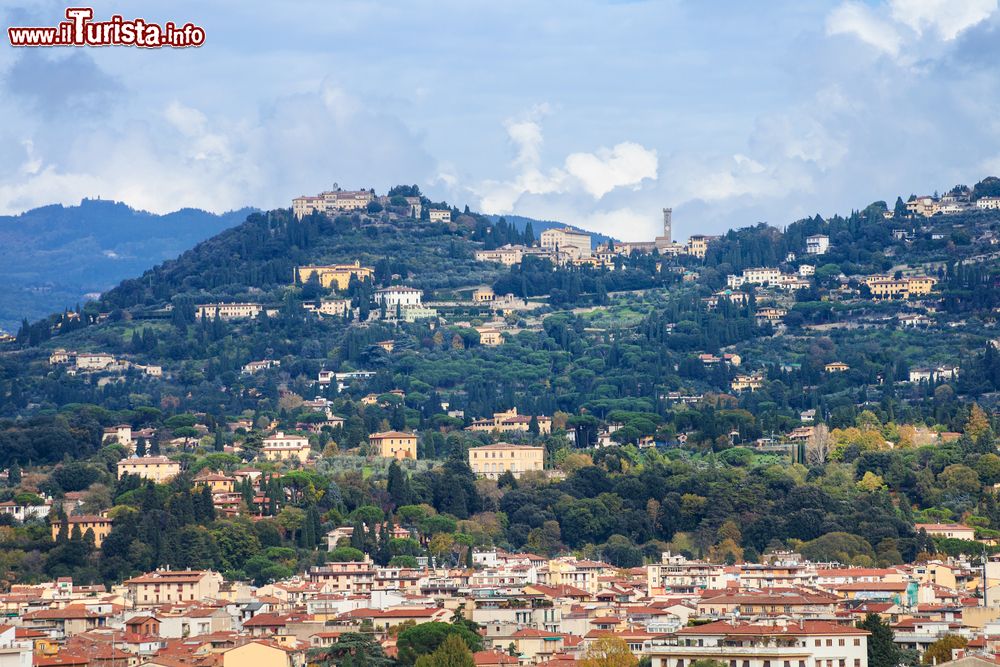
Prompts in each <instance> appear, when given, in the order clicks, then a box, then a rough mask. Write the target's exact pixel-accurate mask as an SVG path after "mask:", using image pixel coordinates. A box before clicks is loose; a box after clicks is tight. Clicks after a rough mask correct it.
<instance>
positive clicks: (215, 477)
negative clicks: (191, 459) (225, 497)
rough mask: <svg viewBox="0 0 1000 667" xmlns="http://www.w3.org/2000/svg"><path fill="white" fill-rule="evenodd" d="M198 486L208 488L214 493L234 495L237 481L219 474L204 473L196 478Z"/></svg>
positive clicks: (207, 471)
mask: <svg viewBox="0 0 1000 667" xmlns="http://www.w3.org/2000/svg"><path fill="white" fill-rule="evenodd" d="M194 483H195V485H196V486H207V487H208V488H209V490H210V491H211V492H212V493H232V492H233V490H234V489H235V488H236V480H235V479H233V478H232V477H227V476H225V475H223V474H222V473H219V472H213V471H211V470H204V471H202V472H201V473H200V474H199V475H198V476H197V477H195V478H194Z"/></svg>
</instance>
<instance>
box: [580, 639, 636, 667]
mask: <svg viewBox="0 0 1000 667" xmlns="http://www.w3.org/2000/svg"><path fill="white" fill-rule="evenodd" d="M638 664H639V659H638V658H636V657H635V655H633V654H632V651H630V650H629V648H628V644H626V643H625V642H624V640H622V639H620V638H618V637H601V638H600V639H598V640H597V641H595V642H594V643H593V644H591V645H590V648H588V649H587V652H586V653H584V654H583V660H581V661H580V667H635V666H636V665H638Z"/></svg>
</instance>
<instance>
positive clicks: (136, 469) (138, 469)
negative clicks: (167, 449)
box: [118, 456, 181, 484]
mask: <svg viewBox="0 0 1000 667" xmlns="http://www.w3.org/2000/svg"><path fill="white" fill-rule="evenodd" d="M180 473H181V464H180V463H178V462H177V461H171V460H170V459H168V458H167V457H166V456H133V457H131V458H127V459H122V460H121V461H119V462H118V479H121V478H122V477H124V476H125V475H138V476H139V477H142V478H143V479H150V480H152V481H154V482H156V483H157V484H163V483H164V482H169V481H170V480H172V479H173V478H174V477H176V476H177V475H179V474H180Z"/></svg>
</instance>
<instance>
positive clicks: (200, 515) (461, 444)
mask: <svg viewBox="0 0 1000 667" xmlns="http://www.w3.org/2000/svg"><path fill="white" fill-rule="evenodd" d="M363 210H364V209H363ZM408 210H409V209H408V207H402V206H397V205H393V204H390V206H388V207H385V208H381V209H380V208H379V207H374V206H373V207H372V208H371V211H370V212H361V211H355V212H352V213H344V214H338V215H331V216H327V215H323V214H320V213H313V214H309V215H305V216H304V217H303V218H302V219H296V218H295V217H294V216H293V215H292V214H291V211H290V210H288V209H278V210H274V211H269V212H262V213H252V214H250V215H249V216H248V217H247V219H246V220H245V221H244V222H243V223H241V224H239V225H237V226H235V227H233V228H231V229H227V230H225V231H223V232H221V233H219V234H217V235H216V236H213V237H212V238H210V239H207V240H205V241H202V242H201V243H199V244H197V245H196V246H195V247H193V248H192V249H190V250H188V251H186V252H184V253H183V254H181V255H180V256H179V257H177V258H176V259H172V260H169V261H166V262H164V263H162V264H160V265H158V266H156V267H154V268H153V269H150V270H148V271H146V272H145V273H143V274H142V275H140V276H138V277H136V278H132V279H128V280H125V281H123V282H122V283H121V284H120V285H118V286H117V287H115V288H113V289H111V290H109V291H108V292H106V293H105V294H104V295H102V296H101V297H100V299H98V300H96V301H94V302H91V303H88V304H86V305H84V306H83V307H82V308H81V309H80V310H79V311H74V312H72V313H68V314H65V315H63V314H55V315H52V316H50V317H48V318H45V319H43V320H39V321H36V322H34V323H32V324H31V325H30V326H29V327H25V328H23V329H22V330H21V331H19V335H18V338H17V340H16V341H13V342H7V343H5V344H4V348H3V352H2V353H0V467H6V468H11V467H14V466H19V467H23V468H24V470H25V473H24V479H25V480H28V481H27V482H25V483H26V484H31V485H33V486H31V489H32V490H33V492H34V491H37V490H41V489H44V490H47V491H51V492H52V493H54V494H56V495H59V494H64V493H66V492H72V491H80V490H84V489H89V490H90V491H88V493H89V494H92V498H93V499H92V500H91V501H89V502H90V504H89V505H88V506H91V507H93V508H94V510H95V511H103V510H111V511H112V513H113V514H114V515H115V516H116V517H121V519H120V520H117V519H116V523H115V526H114V528H112V529H111V532H110V535H109V536H108V538H107V541H106V542H105V543H104V545H103V546H101V547H100V548H93V547H91V548H90V549H89V551H87V552H86V554H85V556H83V557H80V558H78V559H77V560H79V563H77V562H76V560H69V559H68V558H67V557H66V555H65V553H66V551H67V550H66V549H64V548H61V547H62V546H65V545H58V543H51V542H48V541H47V540H42V539H40V538H39V537H38V536H37V535H35V534H34V533H30V532H29V530H30V527H27V528H25V527H18V530H21V531H24V532H21V533H12V534H11V536H9V539H10V540H12V542H11V544H13V545H14V546H13V547H12V548H15V549H20V550H25V551H26V550H28V549H37V550H40V552H42V553H43V556H42V557H41V561H42V565H40V566H39V567H40V568H42V569H43V570H44V572H45V573H47V574H50V575H59V576H63V575H67V573H69V574H72V576H74V580H77V579H78V580H80V581H93V580H100V581H105V582H113V581H119V580H121V578H123V577H126V576H130V575H132V574H134V573H135V572H137V571H143V570H148V569H150V568H152V567H156V566H159V565H171V566H174V567H215V568H218V569H219V570H220V571H223V572H225V573H226V576H227V577H228V578H231V579H238V578H242V577H246V578H249V579H252V580H254V581H258V582H262V581H263V582H266V581H268V580H269V579H276V578H279V577H280V576H286V575H288V574H290V573H291V572H292V571H300V570H301V569H303V568H305V567H307V566H309V565H314V564H317V563H319V562H321V559H322V558H325V557H326V556H325V554H324V555H323V556H320V555H319V554H318V552H317V551H316V546H317V544H318V542H319V539H318V537H319V536H322V535H324V534H326V533H327V532H328V531H333V530H334V529H341V528H352V529H353V531H354V535H357V536H358V537H356V538H353V539H348V538H346V537H345V540H344V542H345V543H344V544H342V545H341V549H344V551H342V552H341V549H336V550H335V552H337V558H344V559H348V560H350V559H360V558H363V557H364V554H368V555H369V556H370V557H371V558H372V559H373V560H374V561H375V562H378V563H379V564H387V563H390V562H395V563H397V564H403V563H406V564H408V565H409V566H413V564H414V563H415V562H416V560H415V559H416V558H417V557H423V556H426V555H428V554H433V555H435V557H437V558H441V559H443V560H444V562H447V563H452V564H457V563H460V562H463V563H464V562H465V561H464V560H463V559H465V558H467V557H468V555H469V549H468V547H469V546H470V545H471V546H488V545H492V546H498V547H502V548H504V549H508V550H525V551H529V550H530V551H533V552H536V553H542V554H544V555H555V554H559V553H566V552H567V551H570V550H572V551H575V552H578V553H580V554H583V555H584V556H586V557H588V558H605V559H608V560H609V561H611V562H614V563H616V564H619V565H623V566H635V565H641V564H643V563H644V562H652V561H656V560H657V559H658V558H659V554H660V553H661V552H663V551H666V550H671V551H674V552H675V553H683V554H685V555H688V556H690V557H702V558H707V559H710V560H712V561H714V562H717V563H724V562H739V561H740V560H744V559H745V560H748V561H757V560H759V559H760V558H761V555H762V554H764V553H765V552H766V551H767V550H769V549H770V550H774V549H793V550H801V552H802V553H803V554H808V555H809V557H810V558H812V559H814V560H818V561H839V562H845V563H852V564H855V565H864V566H873V565H882V566H890V565H898V564H900V563H903V562H912V561H914V560H918V559H920V558H924V559H926V557H927V554H932V553H934V552H935V551H937V552H939V553H942V554H959V553H968V549H970V548H972V547H970V544H969V543H966V542H964V541H962V540H951V541H949V540H937V539H934V540H932V539H931V538H930V537H928V535H927V534H926V533H923V532H922V531H921V530H920V529H919V528H918V527H917V525H916V524H917V522H918V521H925V522H927V521H960V520H969V521H970V525H975V526H976V529H975V533H976V535H978V536H981V537H982V538H983V539H992V538H996V537H1000V510H998V509H997V507H998V504H997V498H996V495H995V493H994V491H993V485H994V484H997V483H1000V456H998V455H997V454H996V452H997V447H996V438H995V435H994V433H995V428H996V418H995V415H996V410H997V407H998V400H997V398H998V396H1000V394H998V392H1000V354H998V352H997V344H996V340H997V334H996V325H997V316H996V309H997V307H998V306H1000V273H998V269H997V262H996V258H997V256H998V252H1000V251H998V250H997V249H996V245H997V243H996V239H997V238H1000V211H997V210H978V209H975V208H974V207H966V208H965V209H963V210H962V211H961V212H959V213H955V214H950V215H933V216H928V217H925V216H923V215H920V214H916V213H913V214H911V213H907V212H906V211H905V210H904V211H901V212H899V214H898V215H896V216H893V217H890V216H889V215H888V210H887V207H886V206H885V204H884V203H881V202H876V203H875V204H872V205H869V206H867V207H865V208H864V209H860V210H855V211H853V212H851V213H850V214H848V215H845V216H832V217H830V218H828V219H822V218H819V217H816V218H808V219H803V220H799V221H795V222H793V223H791V224H789V225H788V227H787V228H786V229H785V230H784V231H782V230H778V229H775V228H771V227H767V226H765V225H757V226H753V227H747V228H744V229H739V230H733V231H731V232H729V233H727V234H726V235H724V236H722V237H718V238H714V239H710V240H708V241H707V244H706V245H705V246H699V245H698V244H697V243H696V242H695V241H705V239H703V238H702V239H693V240H691V242H689V243H688V244H683V245H678V246H670V252H669V254H663V255H661V254H660V253H659V251H658V250H650V251H649V252H639V251H636V252H629V251H627V250H625V249H622V248H620V247H619V246H618V244H616V245H615V247H614V248H608V247H604V248H602V249H601V250H600V253H599V256H594V257H572V256H569V255H568V254H566V253H562V254H560V253H558V252H555V251H552V250H548V251H547V250H545V249H542V248H538V247H529V246H530V244H531V241H532V240H533V239H532V238H530V237H531V236H533V233H532V234H531V235H529V234H528V233H527V232H526V228H519V226H518V225H517V224H516V222H514V223H513V224H511V223H508V222H507V221H504V222H503V223H501V222H499V221H497V222H493V221H491V220H490V219H488V218H487V217H485V216H481V215H477V214H475V213H471V212H459V211H458V210H457V209H448V211H449V212H450V215H449V216H448V218H450V219H444V220H441V221H438V222H430V221H429V220H420V219H413V218H410V217H408V215H407V213H406V211H408ZM438 210H441V209H438ZM533 226H534V223H532V227H533ZM817 237H819V238H820V239H823V243H819V241H818V240H817ZM508 244H513V246H514V248H515V249H516V252H521V253H524V254H523V257H522V258H521V259H520V261H518V262H514V263H512V264H511V265H509V266H506V265H503V264H502V263H500V262H499V261H498V260H495V261H489V260H486V259H483V260H477V259H476V257H477V253H478V254H479V255H480V257H494V255H490V254H489V253H490V252H494V251H498V250H503V249H504V248H505V247H506V246H507V245H508ZM701 249H704V257H700V256H699V253H700V251H701ZM810 249H811V250H810ZM508 251H512V250H511V249H510V248H507V249H506V250H504V252H508ZM355 263H356V264H355ZM311 265H323V266H326V265H341V266H340V268H339V269H334V268H330V269H329V271H331V272H336V271H340V272H341V273H340V274H336V273H330V274H329V275H341V277H342V278H343V280H342V282H341V283H339V284H338V283H337V282H332V283H329V286H327V285H325V284H323V283H322V282H321V281H320V278H319V277H318V275H319V274H317V276H316V277H313V278H309V279H306V280H305V282H303V281H302V280H298V279H296V277H295V270H296V268H297V267H302V266H311ZM485 286H491V287H492V293H491V292H490V291H488V290H484V289H480V288H483V287H485ZM392 299H396V301H392ZM380 300H382V302H380ZM418 301H419V303H418ZM233 302H237V303H236V305H234V304H233ZM227 309H231V310H227ZM199 312H202V313H203V315H202V316H199V315H198V313H199ZM126 428H127V429H129V430H128V431H126V430H125V429H126ZM400 432H403V433H402V434H400ZM132 433H134V434H136V435H135V437H133V435H131V434H132ZM140 433H141V435H138V434H140ZM276 433H281V434H284V435H282V436H280V437H281V438H285V437H286V436H288V435H289V434H293V436H291V437H294V438H296V439H297V442H299V443H301V444H300V450H299V451H300V453H299V454H296V455H295V457H294V460H292V459H288V460H284V459H280V458H274V457H275V456H279V455H278V454H273V453H272V456H271V458H269V454H268V452H267V451H266V450H265V447H266V442H268V440H267V438H269V437H271V438H276V437H279V436H276V435H274V434H276ZM119 437H121V438H123V439H124V438H126V437H127V438H128V441H127V442H124V443H123V442H121V440H118V438H119ZM108 438H114V439H113V440H112V439H108ZM116 440H117V444H116ZM386 440H397V441H401V442H404V443H405V446H406V449H405V453H404V454H403V455H402V460H401V461H399V462H396V461H390V459H393V458H394V457H396V456H397V454H395V453H394V452H392V451H391V450H387V449H386V447H387V446H394V443H393V442H389V443H386ZM503 443H513V444H514V445H518V446H526V447H527V449H518V448H516V447H515V448H513V449H503V451H504V452H505V453H506V455H507V456H508V457H510V458H509V459H507V461H508V463H503V461H501V463H502V464H503V465H506V466H507V467H506V468H504V467H503V466H501V468H497V467H496V466H497V457H496V456H495V455H494V454H493V453H494V452H497V451H499V450H498V449H497V448H501V449H502V447H501V446H503V447H506V445H504V444H503ZM488 444H489V445H495V447H494V448H491V449H480V447H482V446H484V445H488ZM399 446H402V445H399ZM123 447H126V449H123ZM133 447H134V448H135V450H136V451H141V452H144V453H145V452H151V453H158V454H163V455H166V456H168V457H170V458H171V460H172V461H174V462H175V463H176V465H177V468H178V473H177V476H176V478H175V479H173V480H172V481H170V482H169V483H168V484H163V483H161V484H153V482H152V481H145V482H143V481H141V480H138V479H136V478H132V477H131V476H130V475H125V476H124V477H122V478H121V479H118V478H117V477H116V476H115V465H116V462H117V461H118V460H119V459H120V458H121V457H122V456H124V455H125V454H126V453H127V452H128V451H130V449H131V448H133ZM278 451H284V450H280V449H279V450H278ZM387 451H388V454H387V453H386V452H387ZM399 451H404V450H399ZM511 452H514V454H511ZM518 452H522V453H524V455H525V456H526V457H527V456H529V454H530V456H531V457H534V458H531V459H530V460H529V459H525V463H524V464H522V463H520V462H518V465H523V466H526V467H519V468H517V469H516V470H514V469H512V468H510V464H509V461H510V460H516V459H513V457H514V455H515V454H516V453H518ZM480 453H482V454H483V457H482V458H479V454H480ZM248 466H250V467H251V469H253V470H255V471H260V472H261V475H262V476H261V477H259V478H258V479H257V480H256V481H253V480H244V481H241V482H240V486H239V487H237V488H238V493H237V494H236V495H239V498H233V497H232V495H233V494H228V496H227V497H225V498H220V500H219V502H220V503H221V504H220V505H219V507H218V509H216V508H214V505H213V503H214V500H213V499H212V498H211V497H205V495H204V494H203V493H202V492H200V491H198V487H197V485H196V484H195V481H194V478H195V476H196V475H198V474H200V473H202V472H205V471H211V470H218V471H221V472H223V473H225V474H227V475H233V476H235V475H236V473H237V471H244V472H245V469H246V467H248ZM485 466H492V468H488V467H485ZM19 474H20V472H19ZM95 489H96V490H95ZM6 491H9V493H7V495H8V496H11V497H13V494H14V493H15V492H16V491H15V489H7V490H6ZM4 492H5V490H4V489H0V495H2V494H3V493H4ZM88 498H91V495H88ZM192 504H193V505H194V509H193V510H190V511H189V509H188V508H189V507H190V506H191V505H192ZM217 512H218V513H217ZM234 512H235V513H234ZM387 514H391V515H393V516H395V517H396V519H395V520H397V521H399V522H401V523H402V524H403V525H405V527H406V529H407V530H410V531H412V534H413V535H414V536H415V537H414V538H413V539H412V543H411V542H409V541H408V542H406V543H405V545H401V544H400V543H395V546H392V545H393V543H394V540H391V539H390V538H389V537H388V536H385V535H381V534H379V535H375V534H372V535H368V534H366V532H365V530H364V529H363V528H362V527H361V526H362V524H364V523H365V522H367V523H368V524H369V525H372V524H374V523H375V522H377V521H382V519H383V518H384V517H385V516H387ZM147 515H148V516H149V517H151V519H150V520H149V521H145V520H142V521H140V520H138V518H137V517H138V516H143V517H146V516H147ZM250 516H252V517H254V520H253V521H252V522H251V521H249V519H248V517H250ZM235 534H239V535H251V536H253V538H252V539H254V540H256V541H257V543H258V544H259V543H264V542H265V541H266V543H267V544H268V545H269V546H271V547H274V548H275V549H278V551H273V550H271V549H268V550H266V551H264V550H261V549H257V550H256V551H254V550H253V549H249V550H247V549H238V548H236V547H235V546H234V544H233V538H232V536H233V535H235ZM442 534H444V535H443V536H442ZM16 540H20V541H16ZM80 541H81V540H76V541H75V542H74V540H73V539H72V538H71V539H70V540H69V542H68V544H70V545H73V544H77V543H79V542H80ZM181 542H184V543H185V544H189V546H190V548H184V549H178V548H175V547H174V546H172V545H176V544H180V543H181ZM348 542H349V546H348V544H347V543H348ZM53 544H57V546H53ZM971 544H972V546H973V547H974V548H976V549H981V548H982V545H981V544H979V543H971ZM394 548H395V549H397V551H393V549H394ZM987 548H988V549H989V550H991V551H1000V547H998V546H996V544H995V543H993V544H990V545H987ZM279 553H280V554H281V555H279ZM976 553H979V552H978V551H976ZM18 562H20V561H18ZM80 563H83V564H80ZM11 576H13V577H14V578H15V579H17V580H31V579H33V578H36V577H38V576H39V575H38V572H37V568H36V569H34V570H33V569H31V568H30V567H28V566H27V565H18V566H17V567H15V568H14V569H13V574H12V575H11Z"/></svg>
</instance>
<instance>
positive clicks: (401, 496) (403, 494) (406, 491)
mask: <svg viewBox="0 0 1000 667" xmlns="http://www.w3.org/2000/svg"><path fill="white" fill-rule="evenodd" d="M386 490H387V491H388V492H389V498H391V499H392V502H393V504H394V505H395V506H396V507H402V506H403V505H409V504H410V485H409V483H408V482H407V479H406V475H405V474H404V473H403V469H402V468H401V467H400V466H399V462H398V461H395V460H394V461H393V462H392V463H390V464H389V479H388V483H387V488H386Z"/></svg>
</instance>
